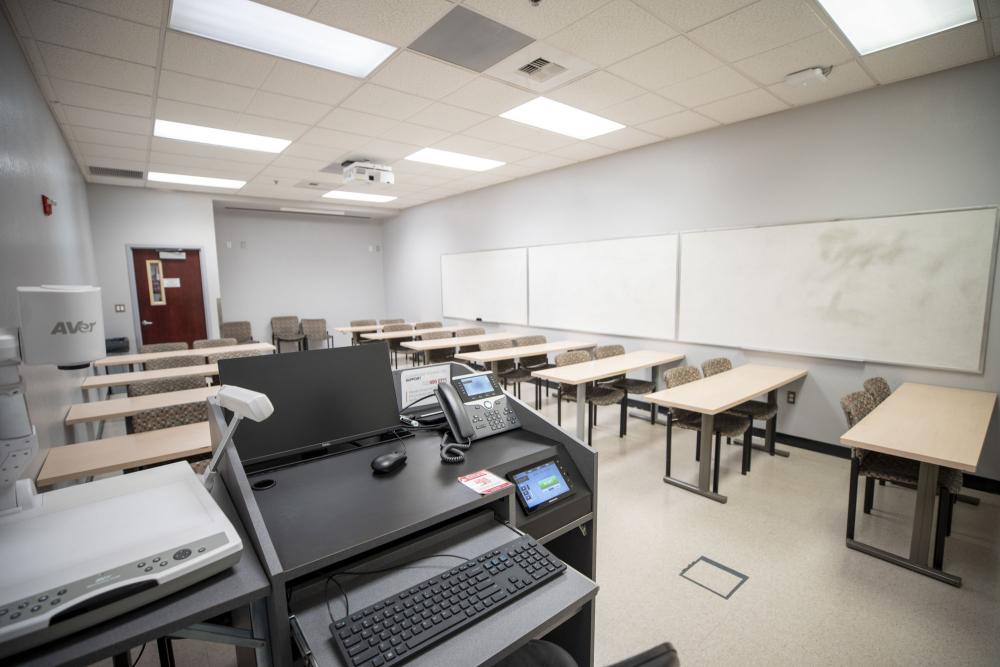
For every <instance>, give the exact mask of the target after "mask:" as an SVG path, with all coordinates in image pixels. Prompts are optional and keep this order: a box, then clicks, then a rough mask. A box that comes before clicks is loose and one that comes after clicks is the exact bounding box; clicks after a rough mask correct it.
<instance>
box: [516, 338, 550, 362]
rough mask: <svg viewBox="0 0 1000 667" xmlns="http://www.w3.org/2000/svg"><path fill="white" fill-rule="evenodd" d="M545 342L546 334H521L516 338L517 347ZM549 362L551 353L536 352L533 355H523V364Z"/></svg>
mask: <svg viewBox="0 0 1000 667" xmlns="http://www.w3.org/2000/svg"><path fill="white" fill-rule="evenodd" d="M544 342H545V336H521V337H519V338H515V339H514V345H515V346H516V347H528V346H529V345H541V344H542V343H544ZM548 363H549V355H547V354H536V355H534V356H533V357H521V361H520V364H521V365H522V366H540V365H542V364H548Z"/></svg>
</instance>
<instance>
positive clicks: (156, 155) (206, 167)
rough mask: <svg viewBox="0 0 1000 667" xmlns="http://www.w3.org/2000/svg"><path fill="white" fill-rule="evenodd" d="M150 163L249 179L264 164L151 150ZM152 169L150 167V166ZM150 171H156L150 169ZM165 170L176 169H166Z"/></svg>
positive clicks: (199, 172)
mask: <svg viewBox="0 0 1000 667" xmlns="http://www.w3.org/2000/svg"><path fill="white" fill-rule="evenodd" d="M149 163H150V165H158V166H161V167H164V166H170V167H175V168H179V169H184V170H188V171H193V172H194V173H198V174H201V173H209V172H213V173H220V174H229V176H228V178H239V179H241V180H246V179H249V178H251V177H253V176H255V175H256V174H257V173H258V172H259V171H260V170H261V169H263V168H264V165H260V164H250V163H248V162H232V161H227V160H217V159H215V158H205V157H197V156H193V155H178V154H177V153H160V152H157V151H151V152H150V154H149ZM151 169H152V168H151ZM152 171H157V170H156V169H152ZM166 171H176V169H167V170H166Z"/></svg>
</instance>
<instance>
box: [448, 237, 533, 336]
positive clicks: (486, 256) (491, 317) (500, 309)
mask: <svg viewBox="0 0 1000 667" xmlns="http://www.w3.org/2000/svg"><path fill="white" fill-rule="evenodd" d="M527 257H528V251H527V250H526V249H525V248H511V249H507V250H485V251H482V252H466V253H460V254H455V255H441V308H442V311H443V312H442V315H444V316H445V317H453V318H457V319H462V320H475V319H482V320H483V321H484V322H500V323H503V324H527V323H528V297H527V291H528V259H527Z"/></svg>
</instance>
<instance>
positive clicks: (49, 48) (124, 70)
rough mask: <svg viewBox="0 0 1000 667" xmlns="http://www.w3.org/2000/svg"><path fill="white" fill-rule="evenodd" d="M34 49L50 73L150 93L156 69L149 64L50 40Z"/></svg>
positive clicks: (117, 88) (105, 85)
mask: <svg viewBox="0 0 1000 667" xmlns="http://www.w3.org/2000/svg"><path fill="white" fill-rule="evenodd" d="M38 50H39V51H40V52H41V54H42V60H44V61H45V69H46V71H47V72H48V73H49V76H51V77H55V78H59V79H66V80H68V81H79V82H80V83H90V84H93V85H95V86H104V87H105V88H113V89H115V90H127V91H130V92H133V93H142V94H144V95H152V94H153V88H154V82H155V81H156V70H155V69H153V68H152V67H147V66H145V65H136V64H134V63H127V62H125V61H124V60H115V59H113V58H105V57H104V56H97V55H94V54H92V53H84V52H83V51H77V50H75V49H66V48H63V47H61V46H53V45H51V44H39V45H38Z"/></svg>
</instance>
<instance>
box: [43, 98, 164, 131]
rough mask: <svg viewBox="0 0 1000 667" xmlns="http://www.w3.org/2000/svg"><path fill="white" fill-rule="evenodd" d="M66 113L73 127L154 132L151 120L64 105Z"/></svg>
mask: <svg viewBox="0 0 1000 667" xmlns="http://www.w3.org/2000/svg"><path fill="white" fill-rule="evenodd" d="M62 106H63V111H65V113H66V119H67V120H68V121H69V123H70V124H71V125H79V126H80V127H92V128H94V129H97V130H111V131H114V132H127V133H129V134H146V135H148V134H149V133H150V132H151V131H152V125H153V122H152V121H151V120H150V119H149V118H140V117H139V116H124V115H122V114H120V113H111V112H109V111H97V110H95V109H83V108H81V107H72V106H68V105H65V104H64V105H62Z"/></svg>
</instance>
